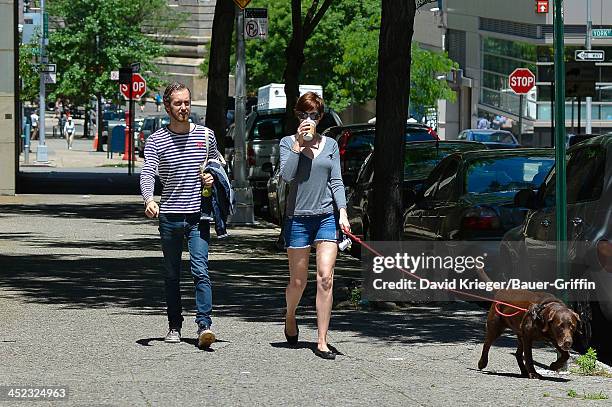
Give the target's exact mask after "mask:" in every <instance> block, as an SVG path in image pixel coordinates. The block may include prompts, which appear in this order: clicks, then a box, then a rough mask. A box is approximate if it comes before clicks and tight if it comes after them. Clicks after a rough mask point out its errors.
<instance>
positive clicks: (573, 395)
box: [567, 389, 578, 397]
mask: <svg viewBox="0 0 612 407" xmlns="http://www.w3.org/2000/svg"><path fill="white" fill-rule="evenodd" d="M567 395H568V396H569V397H576V396H578V393H576V390H574V389H570V390H569V391H568V392H567Z"/></svg>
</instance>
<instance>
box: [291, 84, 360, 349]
mask: <svg viewBox="0 0 612 407" xmlns="http://www.w3.org/2000/svg"><path fill="white" fill-rule="evenodd" d="M323 109H324V105H323V99H322V98H321V97H320V96H319V95H318V94H316V93H314V92H306V93H305V94H304V95H302V96H301V97H300V98H299V99H298V101H297V104H296V106H295V114H296V116H297V117H298V119H299V120H300V124H299V127H298V129H297V134H295V135H292V136H286V137H283V139H282V140H281V142H280V175H281V177H282V178H283V179H284V180H285V181H286V182H287V183H288V184H289V195H288V197H287V208H286V219H285V221H284V225H283V231H284V238H285V247H286V249H287V257H288V259H289V283H288V285H287V288H286V290H285V297H286V301H287V310H286V314H285V338H286V339H287V342H288V343H289V344H290V345H295V344H297V342H298V336H299V328H298V323H297V319H296V309H297V307H298V305H299V302H300V299H301V298H302V294H303V292H304V289H305V288H306V282H307V281H308V262H309V258H310V251H311V248H312V247H314V248H315V250H316V254H317V256H316V258H317V261H316V269H317V298H316V309H317V329H318V340H317V348H316V350H315V354H316V355H317V356H319V357H321V358H323V359H335V358H336V354H335V353H334V352H333V351H331V350H330V348H329V346H328V343H327V331H328V328H329V321H330V318H331V308H332V302H333V295H332V288H333V279H334V266H335V264H336V256H337V254H338V243H339V242H340V240H341V239H340V238H341V233H340V229H342V231H343V232H350V230H351V226H350V224H349V221H348V217H347V213H346V197H345V193H344V183H343V182H342V175H341V173H340V154H339V149H338V144H337V143H336V141H335V140H334V139H333V138H330V137H327V136H322V135H320V134H318V133H316V126H317V124H318V123H319V121H320V120H321V117H322V116H323Z"/></svg>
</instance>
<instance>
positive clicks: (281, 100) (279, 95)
mask: <svg viewBox="0 0 612 407" xmlns="http://www.w3.org/2000/svg"><path fill="white" fill-rule="evenodd" d="M306 92H315V93H317V94H319V96H321V97H323V86H321V85H300V96H302V95H303V94H304V93H306ZM286 106H287V97H286V96H285V84H283V83H270V84H268V85H266V86H262V87H261V88H259V90H258V91H257V109H258V110H266V109H284V108H285V107H286Z"/></svg>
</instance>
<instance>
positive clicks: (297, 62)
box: [283, 0, 332, 134]
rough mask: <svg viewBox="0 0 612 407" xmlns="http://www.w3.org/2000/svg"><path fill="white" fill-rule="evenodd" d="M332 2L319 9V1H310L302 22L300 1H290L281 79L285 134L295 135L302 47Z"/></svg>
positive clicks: (302, 58)
mask: <svg viewBox="0 0 612 407" xmlns="http://www.w3.org/2000/svg"><path fill="white" fill-rule="evenodd" d="M331 1H332V0H323V4H322V5H321V7H318V6H319V0H312V4H311V6H310V7H309V8H308V10H307V11H306V16H305V17H304V19H303V20H302V0H291V26H292V27H293V30H292V34H291V40H290V41H289V44H288V45H287V49H286V50H285V58H286V62H287V65H286V66H285V72H284V73H283V78H284V80H285V96H286V97H287V105H286V108H285V109H286V110H285V117H286V120H285V132H286V133H287V134H292V133H295V130H296V129H297V125H298V122H297V118H296V117H295V115H294V114H293V108H294V107H295V104H296V103H297V99H298V97H299V95H300V90H299V77H300V73H301V71H302V65H304V61H305V58H304V46H305V44H306V41H307V40H308V39H309V38H310V36H311V35H312V33H313V31H314V29H315V28H316V27H317V24H319V21H321V19H322V18H323V16H324V15H325V12H326V11H327V9H328V8H329V6H330V4H331Z"/></svg>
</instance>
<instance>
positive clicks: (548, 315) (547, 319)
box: [542, 308, 557, 333]
mask: <svg viewBox="0 0 612 407" xmlns="http://www.w3.org/2000/svg"><path fill="white" fill-rule="evenodd" d="M556 313H557V310H556V309H550V308H546V309H544V311H543V312H542V322H543V324H544V326H543V327H542V332H544V333H547V332H549V331H550V329H549V327H550V324H551V323H552V322H553V320H554V319H555V314H556Z"/></svg>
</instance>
